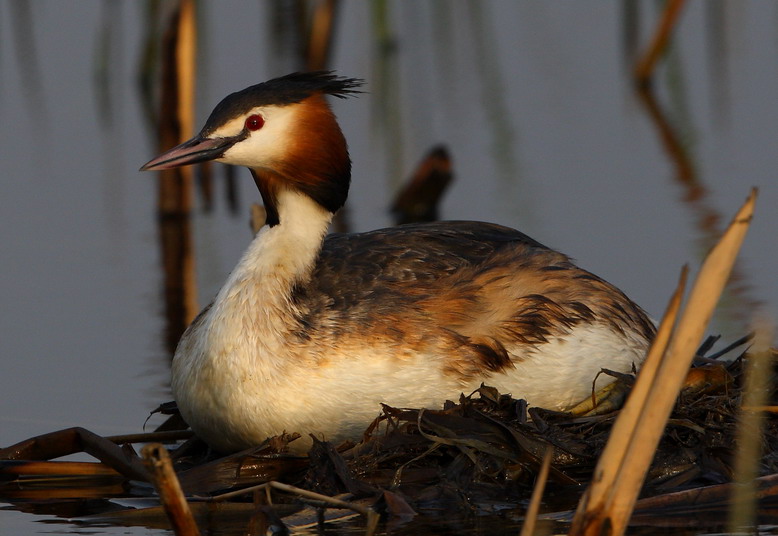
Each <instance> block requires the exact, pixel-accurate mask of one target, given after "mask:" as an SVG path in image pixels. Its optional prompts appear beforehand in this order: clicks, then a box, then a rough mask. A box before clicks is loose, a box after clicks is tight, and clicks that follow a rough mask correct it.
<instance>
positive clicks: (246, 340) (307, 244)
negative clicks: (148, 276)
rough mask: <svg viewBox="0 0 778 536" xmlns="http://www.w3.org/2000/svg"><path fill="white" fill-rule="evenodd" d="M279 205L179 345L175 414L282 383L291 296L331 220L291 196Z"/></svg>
mask: <svg viewBox="0 0 778 536" xmlns="http://www.w3.org/2000/svg"><path fill="white" fill-rule="evenodd" d="M277 201H278V206H277V208H278V216H279V222H280V223H279V224H278V225H275V226H273V227H267V226H266V227H263V228H262V229H261V230H260V231H259V233H257V236H256V237H255V238H254V240H253V241H252V242H251V245H249V247H248V249H247V250H246V252H245V253H244V254H243V257H242V258H241V260H240V262H239V263H238V265H237V266H236V267H235V269H234V270H233V272H232V274H230V276H229V278H228V279H227V282H226V283H225V284H224V286H223V287H222V289H221V290H220V291H219V293H218V294H217V296H216V298H215V300H214V302H213V304H212V306H211V308H210V309H209V310H208V311H207V312H205V313H204V314H203V315H202V317H201V318H198V319H197V320H195V321H194V322H193V324H192V326H191V327H190V329H189V330H188V331H187V333H185V334H184V336H183V337H182V339H181V342H180V343H179V346H178V348H177V350H176V355H175V358H174V360H173V385H172V387H173V392H174V395H175V396H176V399H177V400H179V405H180V406H183V407H186V406H187V405H188V404H196V403H197V401H196V399H197V397H203V398H205V399H208V398H210V397H214V398H218V397H219V396H220V395H219V393H217V392H216V390H218V389H219V387H218V386H223V385H232V386H238V385H240V384H242V383H243V382H245V381H247V380H249V379H250V378H249V377H253V380H251V381H256V380H259V381H265V382H266V381H274V380H277V379H278V378H279V377H280V376H281V373H282V369H283V366H284V364H285V363H284V358H283V356H284V355H285V352H284V348H285V347H286V342H287V341H288V340H289V336H290V334H291V332H292V331H293V330H295V329H296V327H297V317H296V312H297V311H296V309H295V305H294V303H293V302H292V300H291V293H292V290H293V288H294V286H295V284H298V283H303V284H304V283H305V281H306V280H307V278H308V277H310V273H311V271H312V269H313V267H314V263H315V262H316V258H317V256H318V254H319V251H320V249H321V244H322V240H323V239H324V236H325V234H326V233H327V229H328V227H329V224H330V221H331V220H332V213H330V212H329V211H327V210H326V209H324V208H323V207H321V206H320V205H319V204H318V203H316V202H315V201H313V200H312V199H310V198H309V197H307V196H305V195H303V194H300V193H297V192H293V191H282V192H279V193H278V196H277ZM216 376H218V378H216ZM224 376H228V378H225V377H224ZM212 389H213V390H214V392H210V391H211V390H212ZM204 391H208V392H209V396H204V394H206V393H205V392H204ZM182 402H183V403H182ZM185 417H190V416H189V415H185ZM190 424H192V425H194V424H195V423H192V422H190Z"/></svg>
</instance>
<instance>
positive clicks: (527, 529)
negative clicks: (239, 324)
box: [519, 445, 554, 536]
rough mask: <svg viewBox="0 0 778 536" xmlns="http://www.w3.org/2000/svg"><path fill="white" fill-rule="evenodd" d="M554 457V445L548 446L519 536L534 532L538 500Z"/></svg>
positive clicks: (529, 535) (538, 508) (538, 505)
mask: <svg viewBox="0 0 778 536" xmlns="http://www.w3.org/2000/svg"><path fill="white" fill-rule="evenodd" d="M553 457H554V447H552V446H550V445H549V446H548V448H546V453H545V455H544V456H543V464H542V465H541V466H540V472H539V473H538V479H537V480H536V481H535V487H534V488H533V490H532V497H531V498H530V500H529V506H528V507H527V512H526V513H525V514H524V524H523V525H522V526H521V532H520V533H519V535H520V536H532V534H534V533H535V525H536V524H537V521H538V512H539V511H540V501H541V499H542V498H543V490H544V489H545V488H546V481H547V480H548V472H549V470H550V469H551V460H552V458H553Z"/></svg>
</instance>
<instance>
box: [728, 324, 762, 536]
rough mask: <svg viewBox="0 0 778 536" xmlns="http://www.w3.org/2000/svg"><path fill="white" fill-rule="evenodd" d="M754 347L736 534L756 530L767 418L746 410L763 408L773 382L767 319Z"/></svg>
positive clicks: (738, 468)
mask: <svg viewBox="0 0 778 536" xmlns="http://www.w3.org/2000/svg"><path fill="white" fill-rule="evenodd" d="M754 333H755V337H754V345H753V347H752V348H751V351H750V352H749V357H748V360H747V361H746V364H747V367H746V370H745V386H744V389H743V399H742V404H743V406H744V407H743V408H741V412H740V419H739V423H738V429H737V446H738V449H737V452H736V454H735V477H734V481H735V485H734V486H733V487H732V506H731V508H730V512H729V530H730V532H732V533H736V532H738V531H740V530H743V529H745V528H746V527H753V526H755V521H756V482H755V480H756V478H757V477H758V476H759V466H760V465H761V459H762V445H763V443H762V439H763V438H762V431H763V426H764V421H765V414H764V413H763V412H761V411H752V410H746V409H745V408H755V407H763V406H764V404H765V402H767V395H768V392H769V389H770V387H771V385H770V379H771V378H772V365H773V363H772V353H771V351H770V342H771V341H772V339H773V330H772V328H771V326H770V325H769V323H768V322H766V321H765V320H764V319H763V320H762V321H761V322H758V326H757V327H756V329H755V330H754Z"/></svg>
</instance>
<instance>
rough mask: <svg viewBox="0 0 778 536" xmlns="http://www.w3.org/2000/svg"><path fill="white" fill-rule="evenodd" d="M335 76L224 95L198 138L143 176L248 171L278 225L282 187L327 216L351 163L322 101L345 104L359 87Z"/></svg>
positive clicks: (278, 81) (298, 76)
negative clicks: (212, 166)
mask: <svg viewBox="0 0 778 536" xmlns="http://www.w3.org/2000/svg"><path fill="white" fill-rule="evenodd" d="M362 83H363V82H362V81H361V80H358V79H354V78H341V77H338V76H336V75H334V74H333V73H332V72H330V71H317V72H309V73H293V74H290V75H287V76H283V77H281V78H275V79H273V80H269V81H267V82H263V83H261V84H257V85H255V86H251V87H248V88H246V89H244V90H242V91H238V92H236V93H232V94H231V95H228V96H227V97H225V98H224V99H223V100H222V101H221V102H220V103H219V104H218V105H217V106H216V108H214V110H213V112H211V115H210V117H208V120H207V121H206V122H205V126H204V127H203V128H202V130H201V131H200V133H199V134H197V136H195V137H194V138H192V139H191V140H188V141H186V142H184V143H182V144H181V145H178V146H176V147H174V148H172V149H170V150H169V151H166V152H165V153H163V154H161V155H160V156H158V157H157V158H155V159H153V160H151V161H150V162H148V163H146V164H145V165H144V166H143V167H142V168H141V171H155V170H163V169H170V168H174V167H178V166H183V165H188V164H195V163H198V162H204V161H207V160H215V161H217V162H222V163H225V164H233V165H236V166H246V167H248V168H250V169H251V172H252V174H253V176H254V179H255V181H256V183H257V186H258V187H259V190H260V193H261V194H262V198H263V201H264V202H265V208H266V210H267V212H268V221H267V223H268V224H269V225H271V226H272V225H275V224H277V223H278V214H277V203H276V200H277V198H278V193H279V191H280V190H281V189H284V188H286V189H292V190H296V191H299V192H301V193H304V194H305V195H308V196H309V197H310V198H312V199H313V200H315V201H316V202H318V203H319V204H320V205H321V206H323V207H324V208H325V209H327V210H329V211H330V212H335V211H337V210H338V209H339V208H340V207H341V206H343V203H344V202H345V201H346V196H347V195H348V187H349V182H350V180H351V160H350V159H349V155H348V148H347V146H346V140H345V138H344V137H343V133H342V132H341V130H340V127H339V126H338V123H337V121H336V120H335V116H334V114H333V113H332V111H331V109H330V107H329V105H328V104H327V101H326V100H325V95H333V96H335V97H339V98H345V97H348V96H349V95H352V94H354V93H359V90H358V89H357V88H358V87H359V86H361V85H362Z"/></svg>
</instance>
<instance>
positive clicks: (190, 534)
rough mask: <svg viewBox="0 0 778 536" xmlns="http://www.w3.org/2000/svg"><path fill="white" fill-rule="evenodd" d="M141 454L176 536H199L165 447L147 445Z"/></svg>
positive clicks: (155, 444)
mask: <svg viewBox="0 0 778 536" xmlns="http://www.w3.org/2000/svg"><path fill="white" fill-rule="evenodd" d="M141 453H142V455H143V461H144V463H145V464H146V468H147V469H148V470H149V472H150V473H151V474H152V479H153V482H154V487H155V488H156V489H157V492H158V493H159V498H160V502H162V506H163V507H164V508H165V513H166V514H167V517H168V519H169V520H170V524H171V525H172V527H173V531H174V532H175V533H176V536H199V534H200V531H199V530H198V529H197V524H196V523H195V521H194V517H192V510H191V509H190V508H189V503H187V502H186V498H185V497H184V492H183V491H181V484H179V482H178V478H177V477H176V472H175V471H174V470H173V464H172V462H171V461H170V456H169V455H168V452H167V450H166V449H165V447H163V446H162V445H161V444H159V443H149V444H148V445H146V446H144V447H143V449H142V450H141Z"/></svg>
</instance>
